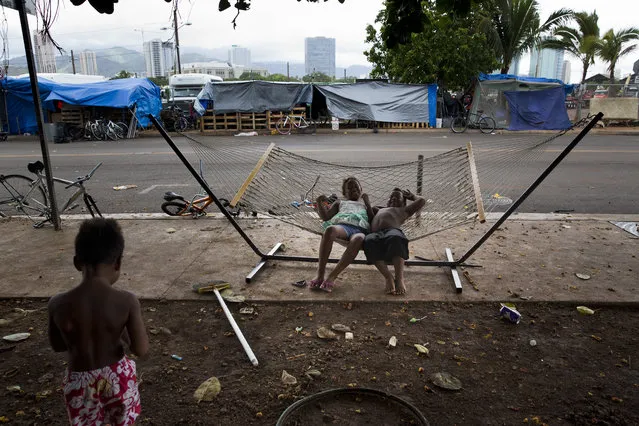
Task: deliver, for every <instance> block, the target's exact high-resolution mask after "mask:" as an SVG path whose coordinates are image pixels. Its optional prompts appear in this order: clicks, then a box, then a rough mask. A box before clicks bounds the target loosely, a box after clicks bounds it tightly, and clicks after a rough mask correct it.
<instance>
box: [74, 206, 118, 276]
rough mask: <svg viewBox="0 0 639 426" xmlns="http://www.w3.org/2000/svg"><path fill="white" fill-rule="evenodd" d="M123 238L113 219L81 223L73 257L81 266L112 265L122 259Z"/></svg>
mask: <svg viewBox="0 0 639 426" xmlns="http://www.w3.org/2000/svg"><path fill="white" fill-rule="evenodd" d="M123 252H124V237H123V236H122V229H120V225H118V223H117V222H116V221H115V220H114V219H103V218H94V219H88V220H85V221H84V222H82V225H80V230H79V231H78V235H76V237H75V257H76V259H77V260H78V262H80V263H81V264H83V265H98V264H113V263H116V262H117V261H118V260H120V259H121V258H122V253H123Z"/></svg>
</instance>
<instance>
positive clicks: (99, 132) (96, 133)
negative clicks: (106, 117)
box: [91, 123, 106, 141]
mask: <svg viewBox="0 0 639 426" xmlns="http://www.w3.org/2000/svg"><path fill="white" fill-rule="evenodd" d="M91 136H92V137H93V139H95V140H97V141H101V140H105V139H106V132H105V131H104V127H103V126H102V125H101V124H99V123H92V124H91Z"/></svg>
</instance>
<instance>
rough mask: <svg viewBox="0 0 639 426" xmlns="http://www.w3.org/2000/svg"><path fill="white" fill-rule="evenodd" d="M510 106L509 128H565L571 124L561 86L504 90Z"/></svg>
mask: <svg viewBox="0 0 639 426" xmlns="http://www.w3.org/2000/svg"><path fill="white" fill-rule="evenodd" d="M504 95H505V96H506V99H507V100H508V106H509V107H510V125H509V126H508V130H563V129H568V128H570V126H571V123H570V119H569V118H568V112H567V111H566V103H565V98H566V96H565V94H564V90H563V88H561V87H553V88H550V89H544V90H535V91H531V92H514V91H513V92H511V91H507V92H504Z"/></svg>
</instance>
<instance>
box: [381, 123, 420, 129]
mask: <svg viewBox="0 0 639 426" xmlns="http://www.w3.org/2000/svg"><path fill="white" fill-rule="evenodd" d="M379 128H380V129H427V128H428V123H379Z"/></svg>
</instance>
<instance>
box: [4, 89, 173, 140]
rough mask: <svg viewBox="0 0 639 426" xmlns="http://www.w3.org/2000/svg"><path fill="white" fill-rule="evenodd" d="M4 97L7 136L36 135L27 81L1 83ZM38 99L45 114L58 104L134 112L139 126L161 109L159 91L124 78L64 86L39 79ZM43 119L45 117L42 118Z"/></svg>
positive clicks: (31, 97) (33, 108)
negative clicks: (40, 100) (7, 124)
mask: <svg viewBox="0 0 639 426" xmlns="http://www.w3.org/2000/svg"><path fill="white" fill-rule="evenodd" d="M2 88H3V89H4V94H5V96H6V105H7V118H8V123H9V132H10V133H12V134H18V133H26V132H29V133H35V132H37V131H38V125H37V122H36V115H35V107H34V104H33V96H32V94H31V83H30V81H29V79H28V78H12V77H8V78H7V79H4V80H2ZM38 89H39V91H40V98H41V99H42V105H43V108H44V109H45V110H48V111H55V110H56V105H57V103H58V102H63V103H65V104H69V105H76V106H83V107H107V108H122V109H133V108H136V116H137V118H138V121H139V123H140V125H142V126H146V125H148V124H149V119H148V118H147V115H148V114H153V116H155V117H159V115H160V110H161V109H162V100H161V98H160V88H159V87H158V86H156V85H155V84H154V83H153V82H152V81H150V80H148V79H146V78H126V79H117V80H108V81H102V82H97V83H84V84H63V83H55V82H53V81H50V80H47V79H44V78H40V79H38ZM45 116H46V114H45Z"/></svg>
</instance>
